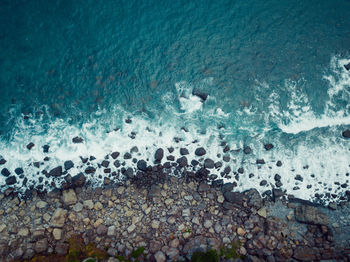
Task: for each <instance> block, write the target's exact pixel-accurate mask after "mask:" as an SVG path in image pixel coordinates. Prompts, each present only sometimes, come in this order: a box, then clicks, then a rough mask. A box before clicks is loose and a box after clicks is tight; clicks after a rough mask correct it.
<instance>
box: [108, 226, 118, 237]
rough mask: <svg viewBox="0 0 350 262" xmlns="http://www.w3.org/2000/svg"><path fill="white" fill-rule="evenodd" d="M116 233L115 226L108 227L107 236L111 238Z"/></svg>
mask: <svg viewBox="0 0 350 262" xmlns="http://www.w3.org/2000/svg"><path fill="white" fill-rule="evenodd" d="M115 233H116V230H115V226H110V227H108V230H107V236H109V237H111V236H114V235H115Z"/></svg>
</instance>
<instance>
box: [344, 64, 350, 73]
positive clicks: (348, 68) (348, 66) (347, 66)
mask: <svg viewBox="0 0 350 262" xmlns="http://www.w3.org/2000/svg"><path fill="white" fill-rule="evenodd" d="M344 67H345V69H346V70H348V71H349V70H350V63H348V64H346V65H344Z"/></svg>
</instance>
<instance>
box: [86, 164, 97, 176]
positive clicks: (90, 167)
mask: <svg viewBox="0 0 350 262" xmlns="http://www.w3.org/2000/svg"><path fill="white" fill-rule="evenodd" d="M95 172H96V168H94V167H92V166H89V167H87V168H86V169H85V174H94V173H95Z"/></svg>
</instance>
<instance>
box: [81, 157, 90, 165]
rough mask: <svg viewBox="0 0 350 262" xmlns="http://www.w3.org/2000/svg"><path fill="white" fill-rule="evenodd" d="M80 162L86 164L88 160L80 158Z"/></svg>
mask: <svg viewBox="0 0 350 262" xmlns="http://www.w3.org/2000/svg"><path fill="white" fill-rule="evenodd" d="M80 159H81V162H83V164H85V163H87V161H88V160H89V159H88V158H87V157H86V158H85V157H80Z"/></svg>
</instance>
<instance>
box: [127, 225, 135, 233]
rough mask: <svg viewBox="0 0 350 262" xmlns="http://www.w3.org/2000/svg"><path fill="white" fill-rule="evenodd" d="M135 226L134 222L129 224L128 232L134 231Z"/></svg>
mask: <svg viewBox="0 0 350 262" xmlns="http://www.w3.org/2000/svg"><path fill="white" fill-rule="evenodd" d="M135 228H136V226H135V225H134V224H132V225H131V226H129V227H128V228H127V231H128V233H131V232H133V231H134V230H135Z"/></svg>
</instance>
